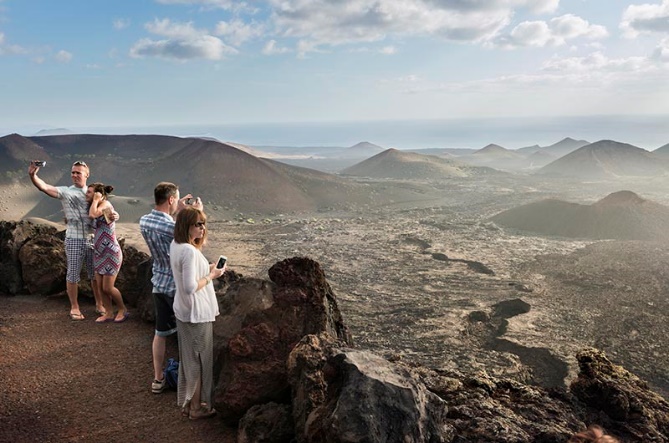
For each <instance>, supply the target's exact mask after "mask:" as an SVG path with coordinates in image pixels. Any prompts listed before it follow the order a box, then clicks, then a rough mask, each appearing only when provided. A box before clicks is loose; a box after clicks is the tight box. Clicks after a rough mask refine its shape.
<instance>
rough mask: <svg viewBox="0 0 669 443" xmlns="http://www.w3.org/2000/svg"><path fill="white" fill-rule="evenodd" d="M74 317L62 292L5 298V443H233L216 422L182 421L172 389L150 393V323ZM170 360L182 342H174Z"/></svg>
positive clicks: (1, 414)
mask: <svg viewBox="0 0 669 443" xmlns="http://www.w3.org/2000/svg"><path fill="white" fill-rule="evenodd" d="M81 298H82V299H84V302H83V304H82V312H83V313H84V315H85V316H86V320H85V321H81V322H73V321H71V320H70V319H69V317H68V315H67V314H68V312H69V311H68V307H69V303H67V300H66V298H65V297H57V298H44V297H41V296H17V297H5V296H0V442H1V443H5V442H7V443H9V442H13V443H21V442H38V441H39V442H130V441H133V442H168V441H172V442H179V441H184V442H185V441H187V442H189V443H196V442H210V441H217V442H224V443H225V442H234V441H235V430H234V429H230V428H229V427H226V426H225V425H224V424H223V423H222V422H221V421H220V419H218V418H214V419H212V420H202V421H190V420H188V419H186V418H182V417H181V415H180V413H179V409H178V407H177V405H176V392H175V391H166V392H165V393H163V394H160V395H154V394H152V393H151V390H150V383H151V378H152V369H151V340H152V337H153V327H152V325H151V324H148V323H145V322H143V321H142V320H140V319H139V317H137V316H134V315H132V314H133V312H132V310H131V316H130V318H129V320H128V321H126V322H125V323H123V324H114V323H105V324H96V323H95V322H94V319H95V317H96V315H95V313H94V312H93V311H94V305H93V304H92V303H90V302H88V301H86V299H85V297H81ZM168 343H169V345H168V346H169V350H168V357H169V356H174V357H177V355H175V354H176V339H175V340H173V341H168Z"/></svg>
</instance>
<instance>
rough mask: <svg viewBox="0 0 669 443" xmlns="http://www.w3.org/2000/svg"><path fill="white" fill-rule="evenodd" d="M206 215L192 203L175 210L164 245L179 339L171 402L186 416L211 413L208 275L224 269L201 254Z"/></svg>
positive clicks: (212, 302) (214, 307)
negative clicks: (170, 234)
mask: <svg viewBox="0 0 669 443" xmlns="http://www.w3.org/2000/svg"><path fill="white" fill-rule="evenodd" d="M206 222H207V217H206V216H205V214H204V212H202V211H201V210H199V209H195V208H193V207H189V208H185V209H182V210H181V211H179V214H178V215H177V220H176V223H175V226H174V241H173V242H172V244H171V245H170V265H171V267H172V273H173V274H174V282H175V283H176V287H177V290H176V294H175V296H174V315H175V316H176V319H177V331H178V334H177V335H178V339H179V359H180V363H179V382H178V386H177V402H178V404H179V407H181V411H182V414H184V415H187V416H188V417H189V418H190V419H192V420H197V419H200V418H208V417H213V416H214V415H215V414H216V410H214V409H213V408H212V406H211V399H212V395H213V390H214V389H213V383H214V382H213V378H214V377H213V375H214V374H213V371H214V355H213V353H214V352H213V341H214V337H213V325H214V320H215V319H216V316H217V315H218V314H219V312H218V302H217V300H216V293H215V292H214V285H213V284H212V280H213V279H215V278H219V277H220V276H221V275H223V272H224V271H225V266H224V267H223V268H222V269H216V267H215V265H214V264H209V262H208V261H207V259H206V258H205V256H204V255H203V254H202V246H203V245H204V243H205V241H206V238H207V227H206Z"/></svg>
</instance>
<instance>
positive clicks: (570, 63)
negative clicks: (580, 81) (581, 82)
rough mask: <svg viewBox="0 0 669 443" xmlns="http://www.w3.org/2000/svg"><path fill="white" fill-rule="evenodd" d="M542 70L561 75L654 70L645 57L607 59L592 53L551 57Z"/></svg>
mask: <svg viewBox="0 0 669 443" xmlns="http://www.w3.org/2000/svg"><path fill="white" fill-rule="evenodd" d="M542 69H543V70H545V71H550V72H563V73H579V72H580V73H583V72H586V73H587V72H590V73H592V72H595V71H599V72H631V73H635V74H638V73H641V72H643V71H650V70H654V69H655V66H654V65H653V63H652V62H651V60H650V59H649V58H647V57H627V58H608V57H606V56H605V55H604V54H602V53H601V52H593V53H592V54H589V55H587V56H584V57H566V58H559V57H553V58H551V59H549V60H547V61H546V62H544V64H543V67H542Z"/></svg>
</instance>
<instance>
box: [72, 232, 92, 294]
mask: <svg viewBox="0 0 669 443" xmlns="http://www.w3.org/2000/svg"><path fill="white" fill-rule="evenodd" d="M65 255H66V256H67V278H66V280H67V281H68V282H69V283H79V280H80V276H81V267H82V266H83V264H84V263H86V273H87V274H88V279H89V280H93V278H94V276H95V274H94V273H93V243H91V240H90V239H89V238H69V237H66V238H65Z"/></svg>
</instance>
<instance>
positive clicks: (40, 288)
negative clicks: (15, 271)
mask: <svg viewBox="0 0 669 443" xmlns="http://www.w3.org/2000/svg"><path fill="white" fill-rule="evenodd" d="M18 263H19V264H20V266H21V276H22V278H23V283H24V284H25V287H26V289H27V290H28V292H29V293H31V294H43V295H48V294H56V293H58V292H62V291H64V290H65V276H66V274H67V258H66V256H65V244H64V243H63V241H62V240H60V239H58V238H57V237H55V236H54V235H38V236H36V237H32V238H30V239H29V240H28V241H27V242H26V243H25V244H24V245H23V246H22V247H21V249H20V250H19V257H18Z"/></svg>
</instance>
